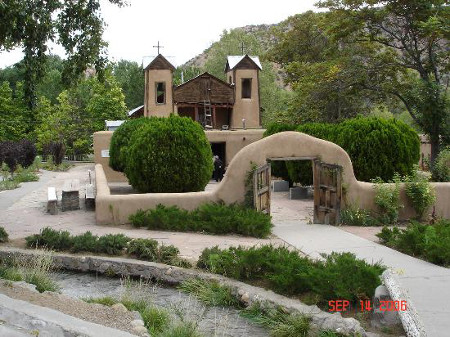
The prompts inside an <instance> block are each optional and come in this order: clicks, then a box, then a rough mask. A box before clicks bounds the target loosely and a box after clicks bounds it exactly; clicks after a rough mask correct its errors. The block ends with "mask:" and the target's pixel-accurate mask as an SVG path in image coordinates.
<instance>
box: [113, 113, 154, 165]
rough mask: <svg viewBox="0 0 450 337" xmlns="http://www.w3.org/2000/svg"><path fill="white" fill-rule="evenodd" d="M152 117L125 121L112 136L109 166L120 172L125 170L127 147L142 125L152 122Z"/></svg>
mask: <svg viewBox="0 0 450 337" xmlns="http://www.w3.org/2000/svg"><path fill="white" fill-rule="evenodd" d="M151 119H152V117H151V118H147V117H141V118H134V119H130V120H127V121H125V122H124V123H123V124H122V125H121V126H120V127H119V128H118V129H117V130H116V131H114V133H113V135H112V137H111V143H110V145H109V166H110V167H111V168H112V169H113V170H115V171H119V172H123V171H124V169H125V164H126V162H127V158H126V155H127V153H126V152H127V149H128V146H129V141H130V139H131V136H132V135H133V133H134V132H135V131H136V130H138V129H139V128H141V127H142V126H144V125H146V124H148V123H151Z"/></svg>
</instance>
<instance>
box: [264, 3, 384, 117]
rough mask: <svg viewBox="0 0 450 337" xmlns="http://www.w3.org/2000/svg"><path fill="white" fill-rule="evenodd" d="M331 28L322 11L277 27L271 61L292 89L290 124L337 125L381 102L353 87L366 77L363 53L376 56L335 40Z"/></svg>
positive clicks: (363, 49)
mask: <svg viewBox="0 0 450 337" xmlns="http://www.w3.org/2000/svg"><path fill="white" fill-rule="evenodd" d="M328 24H329V23H328V20H327V17H326V15H325V14H324V13H314V12H312V11H309V12H306V13H303V14H299V15H295V16H293V17H290V18H289V19H288V20H286V21H285V22H284V25H283V26H280V27H278V29H277V32H276V37H277V43H276V45H275V46H274V47H273V48H272V49H271V50H270V52H269V55H268V57H269V58H270V59H271V60H273V61H274V62H276V63H278V64H280V65H281V66H282V68H283V69H284V70H285V72H286V78H285V82H286V83H287V84H289V85H290V86H291V87H292V89H293V91H294V97H293V99H292V101H291V102H290V107H289V113H288V114H287V117H288V120H287V121H286V122H289V123H305V122H339V121H341V120H343V119H346V118H351V117H354V116H356V115H358V114H367V113H368V111H369V110H370V108H371V105H372V103H373V102H374V101H376V99H377V97H376V96H377V95H374V94H372V95H369V94H370V93H361V92H360V90H357V88H356V87H355V83H357V82H359V81H360V78H361V76H363V74H364V72H363V71H361V69H360V68H361V67H364V65H363V64H362V63H361V62H360V61H359V60H360V55H367V54H370V53H372V50H371V48H369V46H367V45H358V46H356V45H354V44H349V43H344V42H342V41H335V40H333V39H332V38H331V36H330V35H329V34H328V32H327V31H326V27H327V25H328ZM286 25H288V26H289V29H286V28H285V27H284V26H286Z"/></svg>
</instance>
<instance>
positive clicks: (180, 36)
mask: <svg viewBox="0 0 450 337" xmlns="http://www.w3.org/2000/svg"><path fill="white" fill-rule="evenodd" d="M127 1H128V3H129V6H127V7H122V8H119V7H117V6H115V5H112V4H110V3H109V2H108V1H107V0H100V3H101V8H102V17H103V19H104V21H105V23H106V24H107V27H106V28H105V32H104V35H103V38H104V39H105V40H106V41H107V42H108V44H109V46H108V55H109V59H110V60H112V61H119V60H121V59H125V60H130V61H136V62H138V63H142V62H143V63H144V65H145V64H147V63H149V62H150V61H151V60H152V59H153V57H154V56H156V55H157V50H156V48H153V46H155V45H156V44H157V43H158V41H159V43H160V45H162V46H163V47H164V48H162V49H161V50H160V52H161V54H163V55H164V56H166V57H167V58H168V59H169V60H170V61H171V62H172V63H173V64H174V65H175V66H179V65H182V64H184V63H185V62H187V61H188V60H190V59H191V58H193V57H194V56H196V55H198V54H200V53H202V52H203V51H204V50H205V49H207V48H208V47H209V46H210V45H211V44H212V43H213V42H215V41H218V40H219V39H220V35H221V34H222V32H223V31H224V30H229V29H231V28H236V27H242V26H246V25H252V24H272V23H278V22H280V21H282V20H284V19H286V18H288V17H289V16H292V15H294V14H298V13H302V12H305V11H307V10H314V9H315V7H314V3H315V2H316V1H317V0H276V1H273V0H272V1H264V0H262V1H261V0H227V1H223V2H222V1H221V2H218V1H214V0H209V1H208V0H190V1H183V0H165V1H158V2H156V1H152V0H127ZM155 3H157V4H158V5H155ZM51 49H52V52H53V53H55V54H58V55H60V56H61V57H64V51H63V49H62V48H61V47H59V46H52V47H51ZM22 58H23V54H22V52H21V50H20V49H19V50H14V51H11V52H1V53H0V68H4V67H6V66H10V65H12V64H14V63H15V62H18V61H20V60H21V59H22Z"/></svg>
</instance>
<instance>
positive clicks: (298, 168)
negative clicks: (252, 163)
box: [254, 157, 342, 224]
mask: <svg viewBox="0 0 450 337" xmlns="http://www.w3.org/2000/svg"><path fill="white" fill-rule="evenodd" d="M268 163H269V164H270V168H269V172H272V173H271V177H270V179H271V183H270V185H271V186H270V188H271V193H269V194H265V195H264V198H266V199H267V196H269V198H270V199H269V200H264V202H265V203H269V206H268V208H269V210H270V214H271V215H272V218H273V220H274V221H275V222H278V223H279V222H289V221H302V222H305V223H322V224H338V223H339V220H340V219H339V212H340V205H341V195H342V192H341V191H342V183H341V172H342V168H341V167H340V166H338V165H332V164H326V163H322V162H321V161H320V160H319V159H318V158H312V157H295V158H294V157H292V158H270V159H269V160H268ZM264 167H265V166H261V167H260V168H258V169H257V172H261V169H262V168H264ZM255 181H256V180H255ZM260 187H261V186H260V184H256V185H255V186H254V189H255V190H257V191H259V188H260ZM255 198H256V199H255V205H256V206H257V205H258V204H260V203H261V202H262V201H263V200H259V199H258V198H259V196H258V195H257V194H255ZM261 198H262V196H261Z"/></svg>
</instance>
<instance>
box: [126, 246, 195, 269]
mask: <svg viewBox="0 0 450 337" xmlns="http://www.w3.org/2000/svg"><path fill="white" fill-rule="evenodd" d="M127 253H128V254H130V255H132V256H135V257H136V258H138V259H141V260H146V261H152V262H159V263H166V264H171V265H176V266H179V267H190V264H189V263H188V262H187V261H183V260H182V259H179V258H178V254H179V253H180V251H179V250H178V248H176V247H175V246H172V245H169V246H165V245H161V246H158V241H156V240H153V239H134V240H131V241H130V242H129V243H128V248H127Z"/></svg>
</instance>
